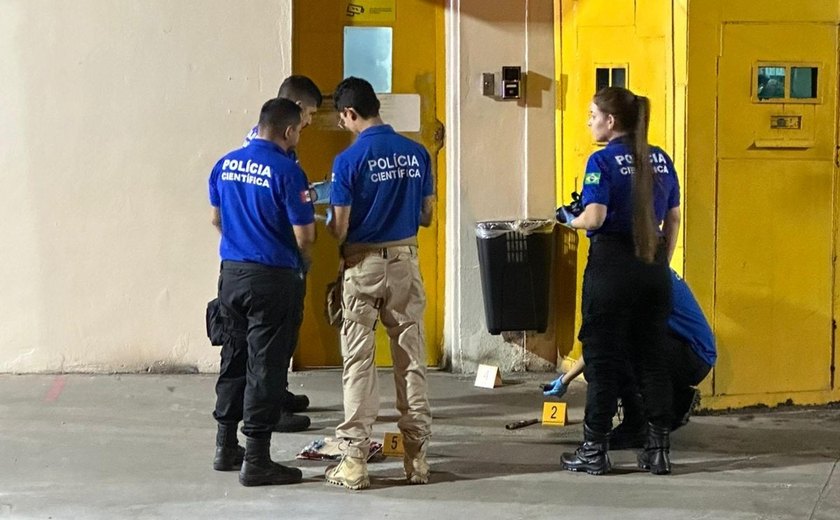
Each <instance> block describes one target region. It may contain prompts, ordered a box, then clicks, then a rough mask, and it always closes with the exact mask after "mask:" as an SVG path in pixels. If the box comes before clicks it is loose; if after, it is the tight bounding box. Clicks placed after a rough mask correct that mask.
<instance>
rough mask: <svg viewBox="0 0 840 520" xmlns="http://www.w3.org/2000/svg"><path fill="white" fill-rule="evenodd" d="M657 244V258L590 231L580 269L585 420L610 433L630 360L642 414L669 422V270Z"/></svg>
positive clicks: (621, 240) (659, 422) (658, 422)
mask: <svg viewBox="0 0 840 520" xmlns="http://www.w3.org/2000/svg"><path fill="white" fill-rule="evenodd" d="M665 257H666V253H665V250H664V247H660V250H659V252H658V254H657V260H656V261H655V262H654V263H650V264H648V263H645V262H643V261H641V260H638V259H637V258H636V256H635V251H634V247H633V241H632V239H630V238H628V237H623V236H612V235H605V236H604V235H602V236H596V237H593V240H592V244H591V247H590V249H589V260H588V262H587V265H586V270H585V271H584V275H583V298H582V313H583V324H582V326H581V330H580V334H579V339H580V340H581V342H582V343H583V358H584V359H585V360H586V368H585V369H584V370H585V375H586V380H587V382H588V388H587V393H586V411H585V419H584V422H585V423H586V425H587V426H588V427H589V428H590V429H591V430H593V431H595V432H598V433H606V432H609V431H610V429H611V427H612V417H613V415H615V412H616V400H617V398H618V395H619V389H620V387H621V386H622V384H623V383H625V382H626V366H627V365H626V363H627V360H629V361H630V365H631V366H632V368H633V372H634V376H635V378H636V380H637V381H638V382H639V383H640V386H641V389H642V396H643V398H644V408H645V415H646V416H647V419H648V421H650V422H651V423H653V424H654V425H657V426H662V427H668V428H670V427H671V422H672V415H673V411H672V386H671V374H670V371H669V370H668V366H667V360H666V356H665V335H666V334H667V330H668V328H667V320H668V316H669V314H670V312H671V277H670V273H669V272H668V266H667V263H666V260H665Z"/></svg>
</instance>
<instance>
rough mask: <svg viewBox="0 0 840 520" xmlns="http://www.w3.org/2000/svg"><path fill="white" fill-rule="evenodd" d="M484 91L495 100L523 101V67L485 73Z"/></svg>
mask: <svg viewBox="0 0 840 520" xmlns="http://www.w3.org/2000/svg"><path fill="white" fill-rule="evenodd" d="M482 91H483V93H484V95H485V96H488V97H492V98H494V99H499V100H506V99H521V98H522V67H515V66H505V67H502V70H501V72H485V73H483V74H482Z"/></svg>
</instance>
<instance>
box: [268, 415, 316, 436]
mask: <svg viewBox="0 0 840 520" xmlns="http://www.w3.org/2000/svg"><path fill="white" fill-rule="evenodd" d="M310 424H311V421H310V420H309V417H307V416H305V415H296V414H293V413H290V412H288V411H286V410H282V411H281V412H280V418H279V419H277V422H276V423H274V428H273V430H274V431H276V432H281V433H291V432H302V431H306V430H307V429H308V428H309V425H310Z"/></svg>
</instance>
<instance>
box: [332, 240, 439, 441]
mask: <svg viewBox="0 0 840 520" xmlns="http://www.w3.org/2000/svg"><path fill="white" fill-rule="evenodd" d="M355 261H357V262H358V263H356V264H355V265H353V262H355ZM343 304H344V322H343V324H342V326H341V353H342V356H343V358H344V373H343V377H342V383H343V386H344V422H343V423H341V424H340V425H339V426H338V428H336V437H337V438H339V439H344V440H346V441H349V445H348V449H347V451H346V453H347V454H348V455H350V456H352V457H367V455H368V452H369V449H370V436H371V432H372V430H373V423H374V421H376V416H377V415H378V413H379V391H378V388H377V377H376V363H375V361H374V350H375V339H374V327H375V325H376V320H377V318H378V319H379V320H380V321H381V322H382V325H383V326H384V327H385V330H386V331H387V332H388V336H389V337H390V339H391V358H392V360H393V362H394V383H395V385H396V390H397V410H398V411H399V412H400V419H399V421H398V423H397V426H398V427H399V429H400V431H401V432H402V434H403V438H404V439H406V440H408V441H418V442H422V441H424V440H426V439H427V438H428V437H429V435H430V434H431V424H432V414H431V410H430V408H429V400H428V397H427V385H426V353H425V334H424V330H423V311H424V310H425V308H426V292H425V290H424V288H423V280H422V279H421V277H420V267H419V263H418V259H417V248H416V247H414V246H396V247H388V248H385V249H382V250H380V251H379V252H372V253H367V254H365V255H364V256H361V258H360V259H353V258H350V259H348V265H347V267H345V271H344V295H343Z"/></svg>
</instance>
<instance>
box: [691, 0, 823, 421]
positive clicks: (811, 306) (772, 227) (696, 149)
mask: <svg viewBox="0 0 840 520" xmlns="http://www.w3.org/2000/svg"><path fill="white" fill-rule="evenodd" d="M837 21H838V4H837V3H836V2H825V1H801V2H796V3H795V5H793V3H791V2H786V1H781V0H771V1H765V2H762V3H761V8H760V9H757V8H756V4H755V3H754V2H748V1H745V0H742V1H732V0H715V1H706V2H693V3H692V4H691V10H690V13H689V25H688V35H689V42H688V43H689V45H688V66H689V74H690V77H691V79H692V81H691V83H690V84H689V87H688V96H687V108H688V125H689V128H690V132H689V134H688V141H687V157H688V163H687V168H688V178H687V186H686V193H687V197H688V200H687V204H686V205H687V218H686V249H687V252H688V254H687V255H686V272H685V274H686V279H687V280H688V281H689V283H690V284H691V286H692V288H693V290H694V292H695V295H696V296H697V298H698V300H699V301H700V303H701V305H702V306H703V308H704V310H705V311H706V313H707V315H708V316H710V319H711V320H712V322H713V326H714V327H715V331H716V334H717V336H718V344H719V345H718V346H719V351H720V361H719V363H718V367H717V369H716V371H715V374H714V394H715V395H714V396H713V397H711V398H709V399H706V400H705V401H704V404H705V405H707V406H710V407H713V408H725V407H739V406H747V405H752V404H758V403H763V404H769V405H774V404H776V403H779V402H783V401H786V400H788V399H790V400H791V401H793V402H795V403H797V404H807V403H824V402H827V401H832V400H837V399H838V398H840V393H838V392H837V390H836V385H835V383H834V378H833V374H832V373H831V369H830V365H831V364H832V359H833V358H834V357H835V356H836V352H833V351H832V349H833V348H834V347H833V331H832V330H831V328H832V325H831V323H832V320H835V319H836V316H835V311H834V309H835V308H836V302H837V292H836V289H835V290H833V289H832V288H833V287H836V286H837V284H836V278H835V277H836V273H835V271H834V269H833V265H832V261H831V256H832V255H836V252H837V250H836V242H837V241H836V238H835V236H836V228H837V226H836V223H835V222H836V218H837V213H836V211H834V210H833V207H834V206H835V205H836V202H835V201H836V200H837V194H836V193H834V190H836V189H837V182H836V171H835V167H834V164H833V162H834V146H835V144H836V142H837V141H836V139H837V137H836V126H837V123H836V113H837V107H836V96H837V94H836V88H837V85H836V76H837V72H836V62H837V51H838V48H837V37H836V30H837V28H836V24H837ZM756 60H769V61H774V60H782V61H793V62H819V63H820V66H821V85H822V86H823V87H825V88H824V91H823V96H824V98H823V102H822V103H821V104H819V105H796V104H786V105H781V104H756V103H751V102H749V101H748V99H749V96H750V88H751V87H754V83H755V79H754V76H753V75H752V73H751V71H750V70H749V68H750V66H751V65H752V64H753V63H755V61H756ZM718 110H719V111H718ZM773 114H799V115H802V116H803V121H804V123H805V124H804V125H803V129H802V130H801V131H794V130H781V131H779V130H771V129H769V116H771V115H773ZM807 134H810V135H811V136H812V137H811V139H812V140H813V145H811V146H806V147H804V148H801V149H793V148H781V149H773V148H766V147H764V146H765V145H763V144H761V143H760V142H759V141H761V140H765V141H766V140H768V139H769V140H770V141H773V140H778V139H789V138H791V137H798V138H803V137H806V138H807ZM771 144H772V143H771ZM782 207H790V208H798V209H795V210H793V215H797V217H793V218H792V219H779V218H776V212H777V211H778V208H782ZM832 211H834V213H833V215H832ZM800 219H801V220H800ZM707 385H708V383H707Z"/></svg>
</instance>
